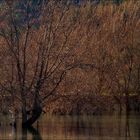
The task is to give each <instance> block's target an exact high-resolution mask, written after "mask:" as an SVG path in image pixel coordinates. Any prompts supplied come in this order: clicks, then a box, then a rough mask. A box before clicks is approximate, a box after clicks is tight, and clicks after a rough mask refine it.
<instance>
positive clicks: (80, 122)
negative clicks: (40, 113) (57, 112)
mask: <svg viewBox="0 0 140 140" xmlns="http://www.w3.org/2000/svg"><path fill="white" fill-rule="evenodd" d="M0 120H1V119H0ZM139 120H140V119H139V116H135V115H130V116H129V115H128V116H44V117H42V118H41V119H40V121H39V123H38V124H35V125H34V127H30V128H28V129H21V126H20V120H19V122H18V125H17V128H14V127H12V126H10V125H9V121H10V120H9V119H8V118H4V120H1V125H0V140H139V139H140V133H139V132H140V121H139Z"/></svg>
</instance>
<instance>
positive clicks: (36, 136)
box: [22, 126, 42, 140]
mask: <svg viewBox="0 0 140 140" xmlns="http://www.w3.org/2000/svg"><path fill="white" fill-rule="evenodd" d="M28 132H29V133H30V134H31V135H32V140H42V137H41V135H40V133H39V131H38V130H37V129H35V128H34V127H32V126H31V127H28V128H22V140H27V139H28V137H27V133H28Z"/></svg>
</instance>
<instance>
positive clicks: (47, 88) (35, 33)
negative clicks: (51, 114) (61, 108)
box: [0, 0, 78, 126]
mask: <svg viewBox="0 0 140 140" xmlns="http://www.w3.org/2000/svg"><path fill="white" fill-rule="evenodd" d="M42 3H43V4H42V5H40V6H39V7H35V8H40V13H39V15H38V17H36V18H35V17H34V16H33V14H34V12H33V13H32V11H31V10H32V9H33V8H32V9H31V7H32V6H33V5H32V2H31V1H26V2H25V3H23V6H24V12H23V13H22V14H21V11H19V10H21V9H17V8H16V4H17V3H15V4H13V5H12V6H10V7H9V8H8V7H7V9H8V10H6V12H7V13H9V14H7V16H6V18H5V19H6V20H3V22H4V24H3V26H1V28H0V36H1V37H0V39H1V42H2V44H1V53H2V54H1V56H2V57H3V60H4V63H5V64H4V65H3V66H2V67H3V68H2V69H1V77H3V78H2V79H3V80H2V79H1V83H0V85H1V89H4V90H5V91H6V92H7V93H9V94H10V95H11V97H12V99H13V106H14V108H17V106H18V108H21V110H22V125H23V126H30V125H32V124H33V123H34V122H35V121H36V120H37V119H38V118H39V116H40V115H41V113H42V109H43V106H44V103H45V101H46V99H47V98H49V97H50V96H51V95H53V94H54V93H55V90H56V89H57V87H58V86H59V84H60V82H61V81H62V80H63V77H64V76H65V74H66V72H67V71H68V70H70V69H71V68H73V64H72V62H71V61H69V62H68V61H67V60H68V57H70V56H71V55H70V54H71V53H72V52H73V51H72V50H73V49H75V45H76V43H77V41H75V39H76V38H75V37H76V35H75V36H72V35H71V34H72V33H74V32H75V34H76V32H77V30H76V28H77V27H78V26H77V25H78V22H77V20H78V17H77V16H78V14H76V13H75V12H74V10H73V8H70V5H69V4H65V5H64V4H63V1H55V0H54V1H47V2H46V1H44V2H42ZM19 12H20V14H21V15H20V17H19V16H18V14H19ZM21 16H22V17H21ZM21 18H22V21H21V20H20V19H21ZM23 21H24V22H23ZM21 22H22V23H21ZM71 41H73V43H71ZM74 42H75V43H74ZM28 112H29V113H30V115H28Z"/></svg>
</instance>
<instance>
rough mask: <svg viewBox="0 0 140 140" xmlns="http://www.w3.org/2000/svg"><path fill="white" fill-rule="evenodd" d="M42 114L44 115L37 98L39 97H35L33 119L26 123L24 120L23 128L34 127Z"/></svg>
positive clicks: (30, 118)
mask: <svg viewBox="0 0 140 140" xmlns="http://www.w3.org/2000/svg"><path fill="white" fill-rule="evenodd" d="M41 113H42V107H41V103H40V101H39V98H37V96H35V98H34V105H33V109H32V113H31V117H29V118H27V120H26V121H24V120H23V123H22V126H23V127H30V126H32V125H33V123H35V122H36V121H37V120H38V118H39V117H40V115H41ZM22 119H24V118H22Z"/></svg>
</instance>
